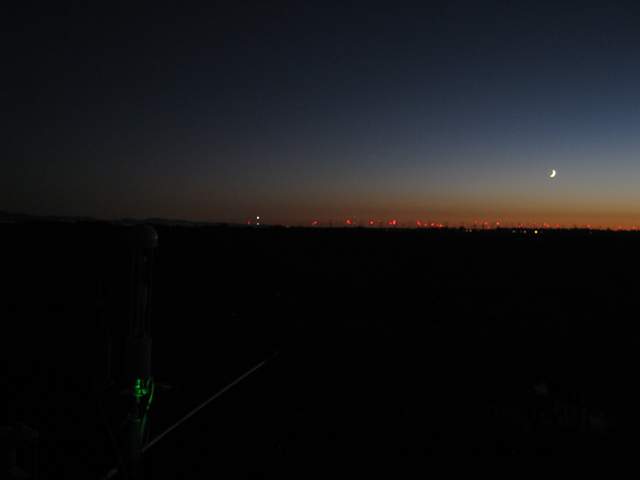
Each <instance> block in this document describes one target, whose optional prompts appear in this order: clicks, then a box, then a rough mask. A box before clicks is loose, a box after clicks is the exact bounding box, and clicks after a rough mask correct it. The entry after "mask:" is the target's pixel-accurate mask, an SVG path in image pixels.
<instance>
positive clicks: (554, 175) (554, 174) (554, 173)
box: [549, 170, 558, 178]
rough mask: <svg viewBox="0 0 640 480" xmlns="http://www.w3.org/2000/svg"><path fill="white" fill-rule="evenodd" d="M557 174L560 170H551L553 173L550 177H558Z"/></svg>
mask: <svg viewBox="0 0 640 480" xmlns="http://www.w3.org/2000/svg"><path fill="white" fill-rule="evenodd" d="M557 174H558V172H556V171H555V170H551V173H550V174H549V178H556V175H557Z"/></svg>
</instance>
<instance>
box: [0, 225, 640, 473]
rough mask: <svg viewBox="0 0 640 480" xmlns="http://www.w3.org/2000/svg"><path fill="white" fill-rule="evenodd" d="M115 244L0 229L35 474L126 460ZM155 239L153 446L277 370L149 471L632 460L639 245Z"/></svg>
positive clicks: (126, 283)
mask: <svg viewBox="0 0 640 480" xmlns="http://www.w3.org/2000/svg"><path fill="white" fill-rule="evenodd" d="M125 230H126V229H125V228H124V227H117V226H113V225H109V224H101V223H86V224H60V223H15V224H5V225H2V226H1V227H0V233H1V234H2V238H3V240H4V245H5V247H4V248H3V252H2V254H3V256H4V257H5V258H4V260H3V264H4V265H9V269H8V272H9V274H8V275H9V280H10V283H11V286H10V287H9V289H8V290H6V291H5V292H4V295H3V298H2V304H1V308H2V311H1V313H2V317H3V319H4V320H5V322H4V324H5V325H7V328H8V330H9V331H8V335H7V336H6V338H7V339H8V340H9V342H8V345H7V352H8V357H9V375H10V383H9V423H10V424H11V425H18V424H22V425H27V426H28V427H29V428H30V429H32V430H33V431H35V432H37V438H38V452H39V453H38V459H37V461H36V462H37V464H38V465H37V467H38V470H39V472H38V474H39V477H40V478H56V477H57V478H99V477H100V476H101V475H103V474H104V473H106V472H107V471H108V470H109V469H110V468H112V467H113V466H114V465H116V464H117V462H118V457H119V455H122V452H121V451H119V446H118V441H117V439H118V438H119V437H118V429H120V428H122V424H123V421H124V420H125V416H124V415H125V414H126V407H123V405H122V395H121V394H120V392H119V388H120V386H121V382H122V379H123V378H124V377H126V373H125V372H124V369H125V366H124V365H123V363H122V352H123V348H124V345H123V339H124V337H125V334H126V329H127V326H128V325H129V323H128V322H129V320H130V314H131V305H132V298H131V297H132V293H131V283H130V270H129V268H130V257H129V254H130V253H129V249H128V246H127V242H126V238H127V237H126V234H125ZM157 230H158V233H159V248H158V255H157V259H156V264H155V268H154V279H153V282H154V292H153V299H152V313H151V317H152V327H151V332H152V333H151V334H152V336H153V359H154V360H153V375H154V378H155V379H156V380H157V381H161V382H165V383H168V384H170V385H171V386H172V388H171V389H170V390H166V391H163V392H159V393H158V396H157V398H156V399H155V403H154V406H153V410H152V414H151V420H150V426H151V430H150V437H153V436H154V435H157V434H158V433H159V432H161V431H162V430H164V429H165V428H167V427H168V426H170V425H171V424H172V423H174V422H175V421H176V420H177V419H179V418H180V417H181V416H183V415H184V414H185V413H187V412H188V411H189V410H191V409H192V408H194V407H196V406H197V405H198V404H199V403H201V402H203V401H204V400H205V399H206V398H207V397H209V396H210V395H212V394H213V393H215V392H216V391H217V390H219V389H220V388H222V387H223V386H224V385H226V384H228V383H229V382H231V381H232V380H233V379H234V378H236V377H237V376H239V375H240V374H242V373H243V372H244V371H246V370H247V369H249V368H250V367H251V366H252V365H254V364H256V363H257V362H259V361H261V360H263V359H264V358H267V357H269V356H271V355H272V354H273V353H274V352H279V353H278V355H277V356H276V357H274V358H273V359H272V360H270V361H269V362H268V363H267V364H266V365H265V366H264V367H263V368H261V369H260V370H259V371H257V372H255V373H254V374H253V375H252V376H250V377H248V378H247V379H246V380H244V381H243V382H242V383H240V384H239V385H237V386H236V387H234V388H233V389H232V390H230V391H229V392H227V393H225V394H224V395H223V396H221V397H220V398H219V399H217V400H216V401H215V402H212V403H211V404H210V405H209V406H207V407H206V408H205V409H203V410H202V411H201V412H200V413H198V414H197V415H195V416H194V417H193V418H191V419H190V420H189V421H188V422H186V423H185V424H184V425H181V426H180V427H179V428H177V429H176V430H175V431H173V432H172V433H171V434H170V435H168V436H167V437H166V438H164V439H163V440H162V441H160V442H158V444H157V445H155V446H154V447H153V448H152V449H150V450H149V451H148V452H147V453H146V454H145V458H144V462H145V469H146V472H147V475H148V476H151V477H155V478H165V477H166V478H178V477H182V478H184V477H186V476H187V475H188V476H190V477H193V476H196V477H197V476H202V477H210V476H212V475H213V474H215V473H216V472H219V471H220V469H227V468H230V469H233V471H234V472H235V473H236V475H237V476H246V475H247V474H250V473H265V474H268V475H272V476H274V477H275V476H276V475H278V472H279V471H280V469H281V468H282V467H283V466H284V465H290V464H291V462H292V461H293V462H298V461H300V462H304V463H305V464H306V465H307V466H309V465H314V464H315V463H310V462H322V463H324V462H327V461H329V462H331V461H338V460H344V459H348V460H350V461H352V462H354V463H359V462H360V461H361V460H363V459H364V460H365V461H366V459H368V460H369V461H370V460H372V459H373V460H376V461H378V460H384V459H389V460H392V461H393V460H394V459H395V460H397V459H398V458H400V457H405V456H421V455H428V454H450V453H453V454H464V453H478V454H487V455H495V454H567V453H618V452H621V451H627V450H628V451H632V450H634V449H635V445H636V444H635V442H636V440H635V439H636V437H637V431H638V428H639V427H640V419H639V418H638V413H637V405H639V404H640V390H639V388H638V386H637V381H636V372H635V370H636V365H637V362H638V355H639V353H638V344H639V343H640V336H639V335H640V330H639V327H638V315H637V313H635V312H636V311H637V310H638V299H639V297H640V295H639V291H640V287H639V284H638V276H637V272H638V271H640V268H639V267H640V265H639V264H638V263H639V261H638V258H639V257H638V255H637V252H638V245H639V241H640V237H639V236H638V235H636V234H630V233H612V232H587V231H558V232H554V231H544V232H539V233H538V234H537V235H534V234H533V233H532V232H530V231H529V232H527V233H526V234H525V233H524V232H516V233H513V232H511V231H498V232H475V233H468V232H464V231H402V230H397V231H384V230H363V229H353V230H347V229H335V230H307V229H279V228H272V229H269V228H265V229H249V228H247V229H245V228H222V227H220V228H213V227H210V228H208V227H199V228H187V227H166V226H165V227H162V226H160V227H157ZM114 438H115V441H114ZM21 448H22V447H21ZM24 448H28V447H24ZM24 448H23V449H22V450H21V451H22V452H23V453H20V452H21V451H19V452H18V455H17V458H16V459H15V462H16V463H17V464H20V463H21V462H22V463H25V462H26V461H27V460H26V457H25V455H26V454H25V453H24ZM25 468H28V466H27V467H25Z"/></svg>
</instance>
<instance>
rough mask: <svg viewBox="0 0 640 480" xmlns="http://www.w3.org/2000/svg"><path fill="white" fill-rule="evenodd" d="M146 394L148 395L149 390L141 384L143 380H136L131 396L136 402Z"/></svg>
mask: <svg viewBox="0 0 640 480" xmlns="http://www.w3.org/2000/svg"><path fill="white" fill-rule="evenodd" d="M147 393H149V389H148V388H147V387H146V386H145V385H144V384H143V380H142V379H141V378H136V383H135V384H134V386H133V396H134V397H136V399H137V400H140V399H141V398H142V397H144V396H146V395H147Z"/></svg>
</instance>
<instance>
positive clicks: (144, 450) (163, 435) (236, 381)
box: [142, 355, 275, 453]
mask: <svg viewBox="0 0 640 480" xmlns="http://www.w3.org/2000/svg"><path fill="white" fill-rule="evenodd" d="M274 356H275V355H274ZM271 358H273V357H271ZM271 358H268V359H265V360H263V361H261V362H260V363H258V364H257V365H255V366H254V367H252V368H250V369H249V370H247V371H246V372H245V373H243V374H242V375H240V376H239V377H238V378H236V379H235V380H234V381H233V382H231V383H230V384H228V385H227V386H226V387H224V388H222V389H221V390H218V391H217V392H216V393H214V394H213V395H212V396H211V397H209V398H208V399H207V400H205V401H204V402H202V403H201V404H200V405H198V406H197V407H196V408H194V409H193V410H191V411H190V412H189V413H187V414H186V415H185V416H184V417H182V418H181V419H180V420H178V421H177V422H176V423H174V424H173V425H171V426H170V427H169V428H167V429H166V430H165V431H164V432H162V433H161V434H160V435H158V436H157V437H155V438H154V439H153V440H151V441H150V442H149V443H147V444H146V445H145V446H144V447H143V448H142V453H144V452H146V451H147V450H149V449H150V448H151V447H153V446H154V445H155V444H156V443H158V442H159V441H160V440H162V438H163V437H165V436H166V435H168V434H169V433H171V432H172V431H173V430H174V429H176V428H177V427H179V426H180V425H181V424H183V423H184V422H186V421H187V420H188V419H189V418H191V417H192V416H194V415H195V414H196V413H198V412H199V411H200V410H202V409H203V408H204V407H206V406H207V405H208V404H209V403H211V402H212V401H214V400H215V399H216V398H218V397H219V396H220V395H222V394H223V393H225V392H226V391H228V390H230V389H231V388H233V387H234V386H235V385H237V384H238V383H240V382H241V381H242V380H244V379H245V378H247V377H248V376H249V375H251V374H252V373H253V372H255V371H256V370H258V369H260V368H262V367H263V366H264V364H265V363H267V362H268V361H269V360H270V359H271Z"/></svg>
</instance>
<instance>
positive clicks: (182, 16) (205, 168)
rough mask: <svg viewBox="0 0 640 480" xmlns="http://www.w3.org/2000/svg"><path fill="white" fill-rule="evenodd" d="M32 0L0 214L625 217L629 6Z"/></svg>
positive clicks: (15, 61) (11, 111) (631, 45)
mask: <svg viewBox="0 0 640 480" xmlns="http://www.w3.org/2000/svg"><path fill="white" fill-rule="evenodd" d="M50 3H51V5H49V6H48V7H46V8H41V7H38V8H35V7H34V8H33V9H32V10H31V11H24V10H23V11H21V12H16V16H15V17H9V21H10V25H9V26H8V28H7V29H6V38H5V42H4V43H5V49H7V50H9V54H8V58H5V61H6V62H8V63H6V64H5V67H6V71H5V74H4V76H5V79H6V78H7V77H8V78H9V79H10V80H11V81H10V82H9V87H8V90H4V92H3V93H4V95H3V97H4V98H5V100H8V101H4V102H3V103H5V106H6V109H5V117H6V118H7V119H8V122H7V124H8V127H7V128H5V129H4V131H5V134H7V135H6V136H7V137H8V138H7V139H6V140H5V142H6V144H5V145H8V149H6V150H5V155H3V157H4V159H3V161H2V166H1V167H0V210H5V211H11V212H22V213H32V214H44V215H50V214H51V215H89V216H94V217H99V218H108V219H111V218H121V217H137V218H145V217H167V218H181V219H187V220H206V221H214V222H215V221H229V222H244V221H246V219H247V218H251V217H253V218H255V216H256V215H260V216H261V218H262V219H263V222H265V223H285V224H310V222H311V221H312V220H314V219H319V220H321V221H322V222H328V221H330V220H333V221H334V222H344V219H346V218H348V217H350V218H355V219H356V220H357V221H364V219H369V218H374V219H376V220H385V221H386V220H388V219H391V218H397V219H399V220H400V221H402V222H415V220H416V219H422V220H423V221H438V222H446V223H448V224H450V225H458V224H461V223H465V224H470V223H472V222H474V221H489V222H496V221H500V222H501V223H502V224H503V225H507V224H510V223H511V224H514V223H518V222H523V223H539V224H542V223H543V222H548V223H550V224H556V223H559V224H562V225H575V224H578V225H585V224H591V225H593V226H607V227H616V226H624V227H630V226H634V225H635V226H640V7H639V6H636V5H634V4H637V2H628V3H626V4H623V3H619V2H615V1H602V2H587V1H583V2H574V3H566V2H560V1H558V2H548V3H547V2H542V1H535V2H506V1H502V2H481V1H474V2H460V1H443V2H423V3H424V4H425V5H427V4H428V5H430V6H429V7H426V6H422V7H413V6H408V5H409V4H407V6H404V7H403V6H400V2H387V3H386V4H378V3H374V2H362V3H360V4H349V3H348V2H339V4H337V5H335V6H331V4H330V2H326V1H322V2H313V3H314V4H315V6H310V5H309V4H311V3H312V2H291V3H282V2H264V1H263V2H256V3H247V2H239V1H234V2H228V3H226V4H225V3H217V2H208V4H207V5H208V6H207V7H206V8H195V7H193V6H190V7H187V6H185V5H184V4H186V3H188V2H177V3H176V5H175V6H174V7H173V8H166V7H164V6H162V7H161V6H158V5H153V4H151V5H150V6H149V7H148V8H139V9H132V8H131V7H128V8H123V9H121V10H119V9H117V7H115V6H113V5H112V4H111V2H89V3H91V4H93V5H92V6H91V7H87V8H84V9H82V8H66V7H61V5H60V4H59V3H58V2H50ZM412 3H413V2H412ZM136 8H138V7H136ZM7 47H8V48H7ZM552 169H556V170H557V177H556V178H555V179H553V180H552V179H550V178H549V177H548V175H549V172H550V171H551V170H552Z"/></svg>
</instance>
